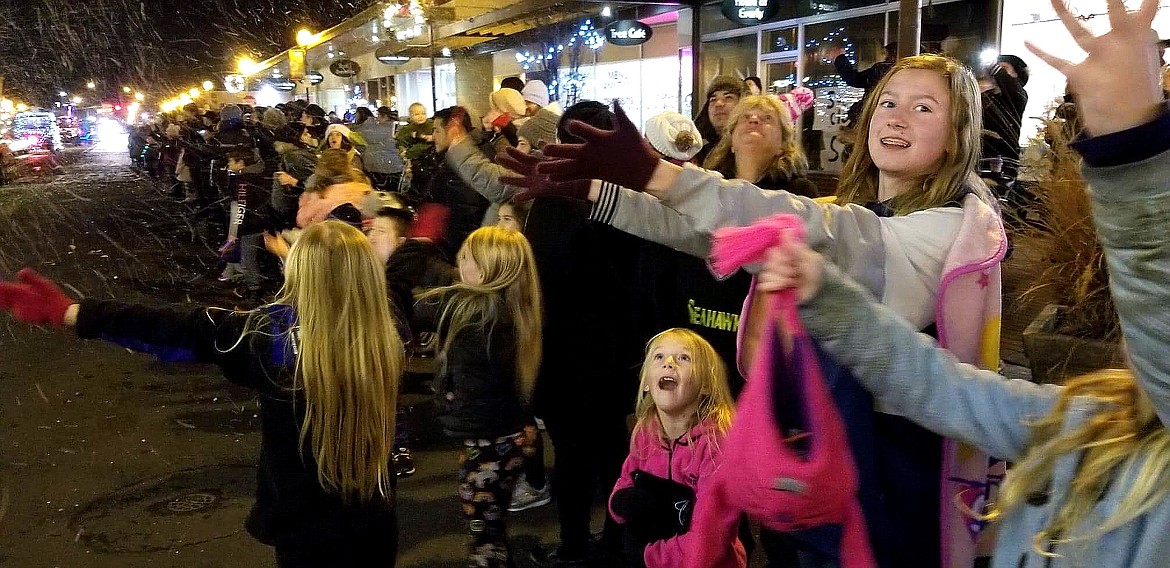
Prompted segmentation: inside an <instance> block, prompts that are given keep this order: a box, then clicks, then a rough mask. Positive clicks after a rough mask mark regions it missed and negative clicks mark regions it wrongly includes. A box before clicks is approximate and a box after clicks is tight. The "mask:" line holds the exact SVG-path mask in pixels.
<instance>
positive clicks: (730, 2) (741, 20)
mask: <svg viewBox="0 0 1170 568" xmlns="http://www.w3.org/2000/svg"><path fill="white" fill-rule="evenodd" d="M779 9H780V0H723V16H724V17H726V18H727V19H728V20H731V21H733V22H735V23H737V24H739V25H741V26H754V25H756V24H761V23H764V22H767V21H768V20H771V19H772V18H775V17H776V11H777V10H779Z"/></svg>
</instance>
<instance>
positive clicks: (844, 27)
mask: <svg viewBox="0 0 1170 568" xmlns="http://www.w3.org/2000/svg"><path fill="white" fill-rule="evenodd" d="M895 18H896V16H892V17H891V18H890V19H891V20H893V19H895ZM804 37H805V42H804V48H805V51H804V54H803V56H804V86H806V87H808V88H810V89H812V90H813V92H814V93H815V96H816V107H815V111H814V112H812V113H806V114H805V120H803V121H802V124H801V129H802V140H803V141H804V146H805V153H807V154H808V158H809V163H810V165H811V166H812V169H814V170H823V171H830V172H837V171H840V170H841V166H842V164H843V162H844V158H845V153H844V149H845V140H844V136H845V135H846V134H847V133H844V132H842V126H844V123H845V122H846V113H847V112H848V110H849V107H850V106H852V105H853V104H854V103H856V102H857V101H860V100H861V97H862V94H863V93H864V91H863V90H862V89H857V88H853V87H849V86H848V85H846V84H845V81H844V80H842V79H841V76H840V75H839V74H838V73H837V70H836V68H835V67H834V66H833V61H832V59H831V58H830V57H829V56H830V54H831V52H832V51H833V49H834V48H843V49H845V54H846V56H847V57H849V59H850V60H852V61H853V62H854V63H855V64H856V66H857V68H858V69H866V68H868V67H869V66H871V65H873V64H874V63H876V62H878V61H880V60H881V58H882V56H883V46H884V45H885V44H886V43H887V36H886V15H885V14H875V15H872V16H862V17H859V18H851V19H848V20H840V21H836V22H826V23H822V24H810V25H808V26H806V27H805V31H804ZM890 37H891V38H892V37H894V36H890Z"/></svg>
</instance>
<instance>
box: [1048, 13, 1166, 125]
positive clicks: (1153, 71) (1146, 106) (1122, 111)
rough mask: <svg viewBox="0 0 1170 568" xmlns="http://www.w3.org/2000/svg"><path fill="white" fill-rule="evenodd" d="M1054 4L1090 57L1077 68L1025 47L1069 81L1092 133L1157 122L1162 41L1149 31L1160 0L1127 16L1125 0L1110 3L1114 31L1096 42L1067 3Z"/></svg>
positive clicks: (1160, 90)
mask: <svg viewBox="0 0 1170 568" xmlns="http://www.w3.org/2000/svg"><path fill="white" fill-rule="evenodd" d="M1050 1H1051V2H1052V8H1053V9H1054V10H1055V11H1056V14H1057V16H1059V17H1060V19H1061V21H1062V22H1064V27H1065V29H1067V30H1068V32H1069V34H1070V35H1072V38H1073V40H1075V41H1076V42H1077V45H1079V46H1080V47H1081V49H1083V50H1085V52H1086V53H1087V54H1088V56H1087V57H1086V58H1085V60H1084V61H1082V62H1080V63H1076V64H1074V63H1072V62H1070V61H1068V60H1066V59H1063V58H1060V57H1057V56H1055V55H1052V54H1050V53H1048V52H1046V51H1044V50H1043V49H1040V48H1039V47H1037V46H1036V45H1035V44H1033V43H1032V42H1030V41H1029V42H1025V45H1027V47H1028V49H1029V50H1031V51H1032V53H1034V54H1036V56H1037V57H1039V58H1040V59H1042V60H1044V62H1045V63H1048V64H1049V65H1051V66H1052V67H1054V68H1056V70H1057V71H1060V72H1061V73H1063V74H1064V76H1065V77H1068V82H1069V86H1070V87H1071V88H1072V91H1073V92H1074V93H1075V94H1076V96H1077V104H1078V106H1079V110H1080V112H1081V117H1082V118H1083V120H1084V123H1085V128H1086V129H1087V130H1088V131H1089V134H1091V135H1093V136H1102V135H1105V134H1111V133H1113V132H1120V131H1122V130H1126V129H1129V128H1133V127H1136V126H1140V125H1142V124H1145V123H1147V122H1150V121H1152V120H1154V119H1155V118H1157V117H1158V115H1159V113H1160V112H1162V108H1163V106H1162V104H1163V99H1162V81H1161V73H1160V68H1161V65H1160V62H1159V60H1158V50H1157V47H1156V43H1157V41H1158V36H1157V34H1156V33H1154V31H1153V30H1152V29H1151V28H1150V26H1151V25H1152V24H1153V21H1154V15H1155V14H1156V13H1157V11H1158V0H1143V1H1142V4H1141V7H1140V8H1138V9H1137V10H1136V11H1134V12H1128V11H1126V8H1125V4H1124V3H1123V2H1122V0H1107V4H1108V7H1109V24H1110V26H1111V28H1112V29H1110V30H1109V32H1108V33H1106V34H1104V35H1101V36H1096V37H1094V36H1093V33H1092V32H1090V31H1089V30H1088V28H1086V27H1085V25H1084V24H1082V23H1081V22H1080V21H1079V20H1078V19H1077V17H1076V16H1075V15H1073V14H1072V13H1071V12H1069V9H1068V7H1067V6H1065V4H1064V2H1063V0H1050Z"/></svg>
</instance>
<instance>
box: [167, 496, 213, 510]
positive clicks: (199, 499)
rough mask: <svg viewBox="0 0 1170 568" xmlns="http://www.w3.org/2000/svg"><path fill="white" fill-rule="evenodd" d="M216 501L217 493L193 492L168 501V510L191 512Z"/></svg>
mask: <svg viewBox="0 0 1170 568" xmlns="http://www.w3.org/2000/svg"><path fill="white" fill-rule="evenodd" d="M212 503H215V495H212V494H210V493H191V494H189V495H184V496H182V497H179V498H178V499H175V500H174V501H171V502H170V503H167V510H168V511H171V512H174V513H191V512H194V511H198V510H200V509H203V508H205V507H207V506H209V505H211V504H212Z"/></svg>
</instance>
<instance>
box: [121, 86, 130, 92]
mask: <svg viewBox="0 0 1170 568" xmlns="http://www.w3.org/2000/svg"><path fill="white" fill-rule="evenodd" d="M122 92H123V93H129V92H130V87H122Z"/></svg>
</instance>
